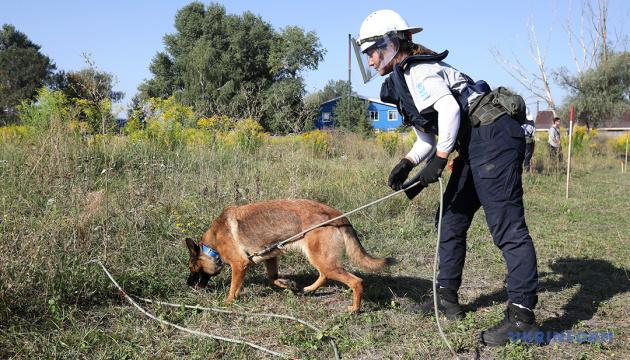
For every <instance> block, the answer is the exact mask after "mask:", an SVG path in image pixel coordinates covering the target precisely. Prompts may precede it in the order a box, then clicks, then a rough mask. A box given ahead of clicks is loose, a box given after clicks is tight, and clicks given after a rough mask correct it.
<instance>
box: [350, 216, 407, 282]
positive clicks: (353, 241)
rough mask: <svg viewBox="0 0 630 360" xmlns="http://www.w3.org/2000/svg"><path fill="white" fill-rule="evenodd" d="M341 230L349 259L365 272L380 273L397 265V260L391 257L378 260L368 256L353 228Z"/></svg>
mask: <svg viewBox="0 0 630 360" xmlns="http://www.w3.org/2000/svg"><path fill="white" fill-rule="evenodd" d="M340 230H341V233H342V234H343V241H344V243H345V245H346V253H347V254H348V257H349V258H350V260H352V262H353V263H354V264H355V265H357V266H359V267H360V268H361V269H363V270H365V271H378V270H382V269H383V268H384V267H385V266H390V265H394V264H395V263H396V259H394V258H391V257H387V258H376V257H373V256H372V255H370V254H368V253H367V251H365V249H364V248H363V245H361V242H359V238H358V237H357V233H356V232H355V231H354V229H353V228H352V226H350V225H347V226H341V227H340Z"/></svg>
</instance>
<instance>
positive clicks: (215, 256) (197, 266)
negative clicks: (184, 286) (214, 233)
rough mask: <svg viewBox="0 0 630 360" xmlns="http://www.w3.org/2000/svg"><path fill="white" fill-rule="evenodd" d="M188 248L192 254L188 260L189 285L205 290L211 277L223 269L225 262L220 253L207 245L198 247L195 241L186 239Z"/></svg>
mask: <svg viewBox="0 0 630 360" xmlns="http://www.w3.org/2000/svg"><path fill="white" fill-rule="evenodd" d="M186 247H187V248H188V253H189V254H190V259H189V260H188V269H190V275H188V281H187V283H188V285H189V286H193V287H201V288H204V287H206V285H208V281H209V280H210V277H211V276H215V275H217V274H218V273H220V272H221V270H222V269H223V261H222V260H221V257H220V256H219V253H218V252H217V251H216V250H215V249H213V248H211V247H208V246H207V245H204V244H201V246H199V245H197V243H195V241H194V240H193V239H190V238H187V239H186Z"/></svg>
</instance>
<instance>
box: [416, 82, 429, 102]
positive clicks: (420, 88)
mask: <svg viewBox="0 0 630 360" xmlns="http://www.w3.org/2000/svg"><path fill="white" fill-rule="evenodd" d="M417 89H418V93H419V94H420V97H421V98H422V100H426V99H427V98H428V97H429V93H428V92H427V89H425V88H424V85H423V84H422V83H419V84H418V86H417Z"/></svg>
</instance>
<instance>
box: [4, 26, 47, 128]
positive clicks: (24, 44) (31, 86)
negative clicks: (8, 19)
mask: <svg viewBox="0 0 630 360" xmlns="http://www.w3.org/2000/svg"><path fill="white" fill-rule="evenodd" d="M39 49H40V46H39V45H36V44H34V43H33V42H32V41H30V40H29V39H28V37H27V36H26V35H25V34H24V33H22V32H20V31H17V30H16V29H15V27H14V26H13V25H9V24H4V25H2V30H0V125H6V124H9V123H12V122H15V121H17V117H16V107H17V106H18V105H19V104H20V102H21V101H22V100H25V99H34V98H35V96H36V94H37V89H39V88H40V87H42V86H43V85H45V84H46V82H47V81H48V79H49V78H50V76H51V74H52V72H53V70H55V65H54V64H53V63H52V62H51V61H50V59H49V58H48V57H47V56H45V55H43V54H42V53H41V52H40V51H39Z"/></svg>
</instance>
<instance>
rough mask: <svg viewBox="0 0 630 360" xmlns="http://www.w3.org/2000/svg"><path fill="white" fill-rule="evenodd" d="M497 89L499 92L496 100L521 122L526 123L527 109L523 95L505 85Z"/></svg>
mask: <svg viewBox="0 0 630 360" xmlns="http://www.w3.org/2000/svg"><path fill="white" fill-rule="evenodd" d="M495 91H496V92H497V98H496V101H497V102H498V103H499V104H501V106H503V107H504V108H505V110H506V111H507V114H508V115H510V116H511V117H512V118H513V119H515V120H516V121H518V122H519V124H525V122H526V121H527V117H526V115H527V114H526V112H527V109H526V105H525V100H524V99H523V97H522V96H521V95H519V94H517V93H515V92H513V91H512V90H510V89H508V88H504V87H498V88H497V89H496V90H495Z"/></svg>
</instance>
